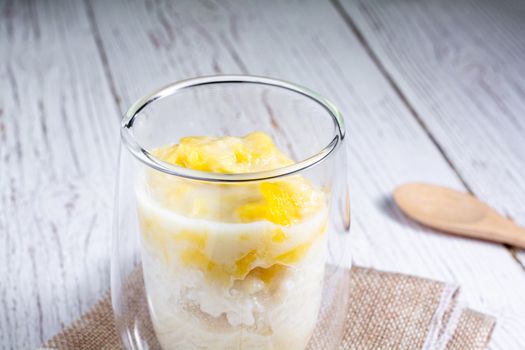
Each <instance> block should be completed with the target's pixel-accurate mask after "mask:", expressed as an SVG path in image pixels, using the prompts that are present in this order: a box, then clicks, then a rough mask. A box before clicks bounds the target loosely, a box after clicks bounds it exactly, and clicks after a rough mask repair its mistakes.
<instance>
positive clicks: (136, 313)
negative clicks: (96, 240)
mask: <svg viewBox="0 0 525 350" xmlns="http://www.w3.org/2000/svg"><path fill="white" fill-rule="evenodd" d="M255 131H262V132H264V133H266V134H268V135H269V136H270V137H271V138H272V140H273V142H274V143H275V145H276V146H277V147H278V149H279V150H281V151H282V152H283V153H284V154H286V155H287V156H289V157H290V158H292V159H293V160H294V164H290V165H287V166H284V167H281V168H278V169H271V170H266V171H262V172H252V173H210V172H204V171H200V170H195V169H189V168H183V167H179V166H176V165H173V164H171V163H166V162H164V161H162V160H161V159H159V158H156V157H155V156H154V155H153V154H152V153H154V152H152V150H154V149H155V148H157V147H161V146H165V145H169V144H175V143H178V141H179V140H180V139H181V138H182V137H185V136H244V135H247V134H249V133H252V132H255ZM121 136H122V145H123V147H122V149H121V152H120V163H119V175H118V176H119V177H118V186H117V187H118V188H117V198H116V210H115V225H114V234H113V248H112V252H113V255H112V269H111V294H112V303H113V309H114V314H115V321H116V325H117V329H118V331H119V332H120V334H121V336H122V341H123V343H124V345H125V347H126V348H127V349H164V350H168V349H279V350H282V349H289V350H294V349H307V348H308V349H319V348H323V349H335V348H336V347H337V346H338V344H339V343H340V340H341V337H342V332H343V329H344V326H345V324H344V322H345V317H346V310H347V303H348V302H349V300H348V295H349V293H348V288H349V285H348V283H349V268H350V267H351V257H350V251H349V242H348V231H349V215H350V208H349V199H348V186H347V163H346V162H347V158H346V150H345V143H344V138H345V131H344V125H343V120H342V117H341V115H340V113H339V112H338V111H337V110H336V109H335V107H334V106H333V105H332V104H331V103H330V102H329V101H327V100H326V99H324V98H322V97H321V96H319V95H318V94H316V93H314V92H312V91H310V90H308V89H305V88H303V87H299V86H296V85H293V84H290V83H287V82H284V81H279V80H274V79H269V78H263V77H254V76H244V75H243V76H211V77H201V78H195V79H189V80H185V81H181V82H177V83H174V84H171V85H169V86H166V87H164V88H162V89H160V90H158V91H156V92H154V93H152V94H151V95H148V96H146V97H144V98H142V99H141V100H139V101H138V102H136V103H135V104H134V105H133V106H132V107H131V108H130V109H129V110H128V112H127V113H126V115H125V116H124V118H123V121H122V126H121ZM261 198H263V199H261ZM261 200H263V201H264V203H265V204H264V205H266V206H264V210H266V211H265V213H270V214H271V215H272V216H271V217H272V219H267V218H266V219H265V218H264V217H263V218H261V217H258V216H257V215H258V214H259V212H258V210H261V209H260V208H261V207H260V206H258V204H257V203H260V202H261ZM299 200H301V201H302V202H301V203H303V205H306V206H307V207H308V208H309V209H308V210H305V209H304V208H303V209H301V210H302V211H299V210H298V209H297V208H298V207H297V203H298V201H299ZM305 203H306V204H305ZM270 204H271V205H270ZM241 207H242V208H244V209H246V208H248V209H249V210H248V213H249V214H250V215H252V214H253V215H254V216H253V219H248V220H246V219H243V220H241V219H239V217H241V216H242V215H244V214H242V215H241V214H239V213H240V211H239V210H240V209H239V208H241ZM270 214H268V215H270ZM275 218H277V219H275ZM292 218H293V219H292Z"/></svg>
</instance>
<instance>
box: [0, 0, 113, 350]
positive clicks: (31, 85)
mask: <svg viewBox="0 0 525 350" xmlns="http://www.w3.org/2000/svg"><path fill="white" fill-rule="evenodd" d="M77 4H78V3H77ZM0 61H1V62H2V64H0V77H1V78H0V91H1V93H0V276H1V277H0V310H1V311H0V348H1V349H32V348H34V347H35V346H37V345H39V344H41V342H42V341H43V340H44V339H45V338H48V337H50V336H51V335H52V334H54V333H55V332H57V331H59V330H60V329H61V328H62V327H64V325H66V324H68V323H70V322H72V321H73V320H74V319H76V318H77V317H78V316H79V315H80V314H81V313H83V312H84V311H86V310H87V309H88V308H89V307H90V306H91V305H92V304H93V303H94V302H95V301H96V299H97V298H98V297H99V296H100V295H101V294H102V293H103V292H104V291H105V290H106V289H107V288H108V285H109V281H108V280H109V271H108V268H109V259H108V256H109V251H108V250H107V247H108V242H109V241H110V232H109V229H110V227H111V225H110V221H111V207H112V198H111V197H112V189H113V183H114V180H113V172H114V168H115V164H116V163H115V160H116V159H115V157H116V147H117V145H118V114H117V110H116V108H115V103H114V101H113V100H112V99H111V93H110V91H109V89H108V84H107V82H106V81H105V77H104V74H103V70H102V66H101V63H100V61H99V59H98V55H97V50H96V47H95V42H94V40H93V37H92V35H91V30H90V25H89V22H88V20H87V16H86V15H85V9H84V8H83V6H78V5H74V4H68V3H66V2H65V1H62V2H60V5H59V6H57V4H56V3H50V2H41V1H36V2H27V1H23V2H16V4H15V3H14V2H2V6H1V7H0Z"/></svg>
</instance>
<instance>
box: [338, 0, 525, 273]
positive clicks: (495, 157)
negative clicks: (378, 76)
mask: <svg viewBox="0 0 525 350" xmlns="http://www.w3.org/2000/svg"><path fill="white" fill-rule="evenodd" d="M344 6H345V8H346V9H347V10H348V12H349V13H350V14H351V16H352V18H353V19H354V20H355V23H356V24H357V27H358V28H359V30H361V31H362V33H363V36H364V37H365V39H366V40H367V42H368V43H369V44H370V46H371V48H372V50H373V51H374V52H375V53H376V54H377V56H378V57H379V59H380V61H381V64H382V65H384V67H385V69H386V71H388V73H389V74H390V75H391V76H392V77H393V79H394V80H395V81H396V83H397V84H398V85H399V87H400V89H401V90H402V92H403V94H405V95H406V97H407V99H408V100H409V101H410V103H411V105H412V106H413V107H414V109H415V111H416V113H417V114H418V116H419V118H421V120H422V121H423V123H424V124H425V125H426V126H427V128H428V129H429V130H430V132H431V133H432V134H433V135H435V138H436V139H437V142H439V144H440V145H441V146H442V147H443V149H444V152H445V153H446V154H447V156H448V157H449V158H450V159H451V161H452V162H453V163H454V164H455V166H456V168H457V170H458V172H459V173H460V174H461V176H462V177H463V178H464V179H465V181H466V182H467V183H468V184H469V186H470V188H471V189H472V191H473V192H474V193H475V194H476V195H477V196H478V197H480V198H481V199H483V200H485V201H486V202H487V203H489V204H490V205H492V206H494V207H495V208H497V209H498V210H499V211H500V212H501V213H503V214H505V215H507V216H509V217H511V218H513V219H514V220H515V221H516V222H518V223H520V224H522V225H525V177H524V175H523V174H525V156H524V150H525V137H523V135H524V133H525V117H524V115H523V114H524V113H525V80H523V76H524V74H525V58H524V57H525V55H524V54H525V41H524V40H523V36H524V35H525V22H524V21H523V20H522V19H523V16H525V3H524V2H523V1H519V0H504V1H498V2H494V1H490V0H482V1H467V0H462V1H459V2H458V1H453V0H445V1H440V2H436V1H421V2H417V3H414V2H412V1H396V2H380V1H347V2H345V3H344ZM518 256H519V257H520V258H521V261H522V262H523V264H524V265H525V252H524V251H521V252H519V253H518Z"/></svg>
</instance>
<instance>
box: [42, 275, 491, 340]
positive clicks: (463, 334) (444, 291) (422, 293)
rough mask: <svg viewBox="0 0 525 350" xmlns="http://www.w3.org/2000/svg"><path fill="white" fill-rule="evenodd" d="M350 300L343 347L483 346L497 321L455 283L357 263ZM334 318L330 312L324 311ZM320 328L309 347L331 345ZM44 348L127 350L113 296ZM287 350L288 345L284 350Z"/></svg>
mask: <svg viewBox="0 0 525 350" xmlns="http://www.w3.org/2000/svg"><path fill="white" fill-rule="evenodd" d="M350 274H351V276H350V278H349V289H348V290H349V293H350V296H351V298H350V302H349V304H348V306H347V308H348V311H347V319H346V326H345V329H344V334H343V340H342V342H341V344H340V345H339V349H345V350H346V349H363V350H365V349H374V350H375V349H436V350H437V349H445V350H470V349H484V348H485V347H486V346H487V343H488V342H489V339H490V335H491V333H492V329H493V328H494V325H495V319H494V318H493V317H491V316H487V315H484V314H481V313H479V312H476V311H474V310H470V309H467V308H462V307H461V306H460V305H459V304H458V302H457V297H458V294H459V289H458V287H456V286H452V285H448V284H445V283H442V282H436V281H432V280H428V279H424V278H419V277H414V276H407V275H403V274H398V273H390V272H382V271H377V270H374V269H369V268H361V267H353V268H352V270H351V273H350ZM320 318H321V319H325V320H326V322H329V312H327V314H326V315H324V316H323V315H321V316H320ZM322 323H323V321H321V322H320V324H321V326H319V327H318V329H316V330H315V332H314V335H313V338H312V340H311V342H310V345H309V349H316V350H320V349H323V350H324V349H328V346H327V345H326V344H324V343H323V341H321V340H319V339H321V338H327V337H319V334H320V332H322V331H323V326H322ZM44 348H49V349H67V350H77V349H78V350H81V349H82V350H83V349H85V350H101V349H108V350H109V349H122V345H121V343H120V338H119V336H118V335H117V331H116V329H115V325H114V322H113V312H112V308H111V300H110V297H109V294H108V295H106V296H104V297H103V298H102V299H101V300H100V301H99V302H98V303H97V304H96V305H95V306H93V308H92V309H91V310H90V311H88V312H87V313H86V314H84V315H83V316H82V317H81V318H80V319H79V320H77V321H75V322H74V323H73V324H72V325H70V326H69V327H67V328H66V329H64V330H63V331H62V332H60V333H59V334H57V335H55V336H54V337H53V338H52V339H51V340H49V341H48V342H47V343H46V344H45V345H44ZM283 350H286V349H283Z"/></svg>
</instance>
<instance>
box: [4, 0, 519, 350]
mask: <svg viewBox="0 0 525 350" xmlns="http://www.w3.org/2000/svg"><path fill="white" fill-rule="evenodd" d="M524 18H525V1H520V0H500V1H492V0H470V1H469V0H443V1H425V0H420V1H410V0H391V1H383V0H369V1H367V0H355V1H339V0H333V1H319V0H289V1H224V0H221V1H208V0H206V1H205V0H202V1H190V0H180V1H177V2H175V1H162V0H159V1H155V0H134V1H104V0H86V1H65V0H60V1H48V2H46V1H4V0H0V348H1V349H30V348H34V347H35V346H37V345H38V344H40V343H41V342H42V341H43V340H45V339H46V338H48V337H50V336H51V335H53V334H54V333H55V332H57V331H59V330H60V329H61V328H62V327H63V326H64V325H66V324H68V323H69V322H71V321H72V320H74V319H75V318H77V317H78V316H79V315H80V314H81V313H83V312H84V311H86V310H87V309H88V308H89V307H90V306H91V305H92V304H93V303H94V302H95V301H96V300H97V298H98V297H100V296H101V295H102V293H103V292H104V291H106V290H107V289H108V287H109V253H110V252H109V243H110V236H111V232H110V231H111V215H112V201H113V199H112V192H113V184H114V174H115V166H116V156H117V149H118V145H119V134H118V122H119V118H120V115H121V114H122V113H123V111H124V110H125V109H126V108H127V107H128V106H129V105H130V104H131V103H132V102H133V101H134V100H135V99H137V98H138V97H140V96H142V95H144V94H145V93H148V92H149V91H151V90H152V89H154V88H156V87H158V86H160V85H163V84H166V83H168V82H172V81H176V80H179V79H183V78H188V77H193V76H197V75H208V74H219V73H249V74H256V75H268V76H273V77H278V78H283V79H287V80H290V81H294V82H297V83H299V84H302V85H306V86H309V87H311V88H312V89H315V90H317V91H319V92H320V93H322V94H324V95H326V96H328V97H329V98H331V99H332V100H334V102H335V103H336V104H337V105H338V106H339V107H340V109H341V110H342V111H343V112H344V114H345V118H346V122H347V128H348V135H349V136H348V141H349V148H350V151H351V152H350V164H351V172H350V174H348V175H349V178H350V183H351V185H352V196H353V228H352V235H353V246H354V250H353V256H354V260H355V263H357V264H361V265H366V266H373V267H376V268H380V269H385V270H393V271H400V272H405V273H410V274H415V275H420V276H426V277H430V278H434V279H439V280H443V281H449V282H456V283H458V284H460V285H461V286H462V289H463V295H464V298H465V300H466V301H467V302H468V303H469V305H470V306H471V307H473V308H477V309H479V310H481V311H484V312H487V313H490V314H493V315H495V316H496V317H497V318H498V324H497V327H496V329H495V332H494V335H493V340H492V342H491V345H490V347H491V348H492V349H505V350H507V349H524V348H525V268H524V265H525V253H524V252H523V251H517V250H515V249H513V248H510V247H505V246H502V245H498V244H491V243H485V242H478V241H473V240H468V239H462V238H457V237H453V236H448V235H444V234H441V233H436V232H433V231H431V230H428V229H424V228H422V227H421V226H418V225H417V224H414V223H412V222H410V221H409V220H407V219H406V218H405V217H404V216H403V215H402V214H401V213H400V212H399V210H398V209H397V208H396V207H395V206H394V205H393V203H392V201H391V199H390V198H391V193H392V190H393V189H394V188H395V187H396V186H397V185H399V184H402V183H405V182H409V181H425V182H433V183H439V184H443V185H448V186H451V187H454V188H457V189H462V190H468V191H472V192H473V193H475V194H476V195H477V196H479V197H480V198H482V199H483V200H485V201H486V202H488V203H490V204H491V205H492V206H494V207H496V208H497V209H499V210H500V211H501V212H503V213H505V214H506V215H508V216H510V217H512V218H513V219H514V220H516V221H517V222H519V223H521V224H525V20H524ZM520 261H521V262H520Z"/></svg>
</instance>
